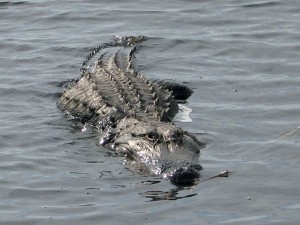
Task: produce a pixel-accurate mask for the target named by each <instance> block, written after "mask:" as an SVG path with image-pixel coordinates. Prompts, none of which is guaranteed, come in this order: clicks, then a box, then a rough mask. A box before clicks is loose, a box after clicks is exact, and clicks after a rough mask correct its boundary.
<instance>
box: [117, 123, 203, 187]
mask: <svg viewBox="0 0 300 225" xmlns="http://www.w3.org/2000/svg"><path fill="white" fill-rule="evenodd" d="M128 123H131V125H130V126H128V125H126V124H128ZM120 124H122V123H120ZM132 124H134V125H133V126H132ZM121 126H122V127H119V128H120V129H118V130H121V132H120V133H119V134H117V135H116V137H115V140H114V144H113V148H114V149H115V150H117V151H120V152H123V153H126V154H127V155H129V156H131V157H133V158H134V159H135V161H138V162H140V163H141V164H142V165H143V166H145V167H146V169H147V170H149V171H150V173H153V174H155V175H160V176H162V177H163V178H167V179H169V180H170V181H171V182H172V183H174V184H176V185H181V186H189V185H193V184H195V183H196V182H197V180H198V178H199V177H200V173H199V171H200V170H201V169H202V167H201V166H200V165H199V164H198V162H199V161H198V160H199V159H198V158H199V155H200V149H201V148H203V147H204V144H203V143H201V142H199V141H198V140H197V138H196V137H195V136H193V135H192V134H190V133H188V132H186V131H184V130H182V129H181V128H178V127H176V126H175V125H174V124H172V123H160V122H157V121H156V122H153V123H149V122H141V121H140V122H138V123H134V121H126V122H125V123H123V125H121Z"/></svg>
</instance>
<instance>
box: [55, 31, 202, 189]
mask: <svg viewBox="0 0 300 225" xmlns="http://www.w3.org/2000/svg"><path fill="white" fill-rule="evenodd" d="M145 40H146V38H145V37H132V36H129V37H116V39H115V40H114V41H112V42H109V43H106V44H103V45H100V46H98V47H97V48H96V49H95V50H94V51H93V52H92V53H91V54H90V55H89V56H88V57H87V59H86V60H85V61H84V62H83V64H82V67H81V71H82V75H81V78H80V79H78V80H76V81H74V83H73V84H72V85H70V87H69V88H68V90H66V91H65V92H64V93H63V94H62V96H61V97H60V98H59V100H58V106H59V107H60V108H61V109H63V110H65V111H66V112H67V113H68V114H69V115H71V116H72V117H74V118H78V119H79V120H81V121H82V122H83V123H87V124H89V125H90V126H93V127H96V128H97V129H98V130H99V133H100V138H99V143H100V144H101V145H103V146H105V147H107V148H109V149H112V150H114V151H116V152H118V153H121V154H124V155H126V156H127V157H130V158H133V159H134V160H135V161H136V162H137V163H138V164H139V165H141V166H142V167H143V168H144V170H146V171H148V173H150V174H155V175H159V176H161V177H163V178H166V179H169V180H170V181H171V182H172V183H173V184H175V185H178V186H189V185H194V184H195V183H197V181H198V180H199V177H200V172H199V171H200V170H201V169H202V167H201V165H200V164H199V155H200V149H201V148H203V146H204V143H202V142H200V141H198V140H197V138H196V137H195V136H194V135H192V134H190V133H188V132H187V131H184V130H183V129H181V128H179V127H177V126H176V125H175V124H174V123H172V118H173V117H174V116H175V115H176V113H177V111H178V104H177V100H179V99H180V100H183V99H186V98H188V97H189V96H190V95H191V94H192V90H191V89H190V88H188V87H187V86H185V85H182V84H180V83H175V82H171V81H161V80H149V79H148V78H146V77H145V76H144V75H142V74H141V73H140V72H138V71H137V69H136V67H135V65H134V61H135V56H134V54H135V52H136V51H137V50H138V48H139V47H140V46H141V45H142V43H143V42H144V41H145Z"/></svg>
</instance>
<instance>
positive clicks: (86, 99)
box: [58, 37, 178, 122]
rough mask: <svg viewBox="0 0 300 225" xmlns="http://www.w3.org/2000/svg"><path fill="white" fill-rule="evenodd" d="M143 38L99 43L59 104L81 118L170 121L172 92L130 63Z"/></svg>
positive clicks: (174, 106) (173, 110) (173, 103)
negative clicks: (128, 118) (77, 78)
mask: <svg viewBox="0 0 300 225" xmlns="http://www.w3.org/2000/svg"><path fill="white" fill-rule="evenodd" d="M142 40H144V38H143V37H138V38H135V37H126V39H117V40H116V41H115V42H111V43H106V44H104V45H101V46H98V47H97V48H96V49H95V50H94V51H93V52H92V53H91V54H90V55H89V56H88V57H87V59H86V60H85V61H84V62H83V65H82V68H81V70H82V75H81V78H80V79H79V80H77V81H76V82H75V83H74V85H73V86H72V87H71V88H70V89H69V90H67V91H65V92H64V94H63V95H62V96H61V97H60V99H59V101H58V105H59V106H60V107H61V108H63V109H65V110H66V111H67V112H68V113H69V114H71V115H72V116H74V117H78V118H80V119H82V120H84V121H101V120H103V119H104V118H107V117H108V116H112V115H115V116H117V117H118V118H120V117H125V116H126V117H134V118H136V119H138V120H159V121H166V122H167V121H171V120H172V118H173V117H174V116H175V114H176V113H177V110H178V105H177V103H176V101H175V100H174V98H173V97H172V94H171V93H170V92H169V91H167V90H165V89H162V88H161V86H160V85H158V84H155V83H153V82H151V81H150V80H149V79H147V78H146V77H145V76H144V75H142V74H141V73H139V72H138V71H137V70H136V69H135V66H134V65H133V58H134V53H135V52H136V51H137V49H138V47H139V45H140V43H141V42H142Z"/></svg>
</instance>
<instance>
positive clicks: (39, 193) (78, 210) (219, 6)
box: [0, 0, 300, 225]
mask: <svg viewBox="0 0 300 225" xmlns="http://www.w3.org/2000/svg"><path fill="white" fill-rule="evenodd" d="M299 21H300V2H299V1H296V0H294V1H293V0H290V1H284V0H276V1H275V0H274V1H272V0H247V1H246V0H245V1H243V0H210V1H208V0H203V1H195V0H186V1H184V0H166V1H156V0H155V1H145V0H138V1H131V0H128V1H108V0H104V1H96V0H86V1H84V0H76V1H75V0H74V1H59V0H48V1H46V0H35V1H33V0H32V1H0V62H1V67H0V124H1V128H0V199H1V200H0V224H3V225H7V224H13V225H18V224H22V225H25V224H28V225H33V224H41V225H45V224H59V225H64V224H75V225H77V224H78V225H81V224H159V225H168V224H172V225H175V224H178V225H179V224H180V225H181V224H187V225H198V224H230V225H231V224H270V225H271V224H272V225H273V224H278V225H279V224H280V225H282V224H295V225H297V224H299V223H300V179H299V178H300V175H299V174H300V143H299V141H300V104H299V103H300V100H299V96H300V88H299V87H300V76H299V72H300V55H299V51H300V23H299ZM115 35H144V36H147V37H149V40H148V41H146V42H145V43H144V48H142V49H141V50H140V51H139V52H138V54H137V62H138V65H139V69H140V70H141V71H142V73H144V74H145V75H146V76H148V77H154V78H165V79H176V80H178V81H180V82H185V83H186V84H187V85H188V86H190V87H191V88H193V90H194V94H193V95H192V97H191V98H190V99H189V100H188V102H187V103H186V104H185V105H184V107H186V109H188V110H189V109H192V112H191V113H190V115H189V116H190V118H191V120H192V122H186V121H189V120H183V119H177V120H179V121H177V122H176V124H178V125H179V126H181V127H183V128H184V129H186V130H188V131H191V132H193V133H194V134H196V136H197V137H198V138H199V139H200V140H202V141H205V142H206V143H207V145H206V148H205V149H203V151H202V154H201V157H200V161H201V163H202V166H203V167H204V170H203V172H202V178H203V179H205V178H208V177H210V176H214V175H217V174H219V173H220V171H223V170H229V171H234V173H233V174H232V175H231V176H229V177H228V178H215V179H211V180H206V181H200V183H199V184H198V185H196V186H194V187H191V188H186V189H183V190H181V189H178V188H176V187H175V186H173V185H172V184H170V183H169V181H167V180H163V179H160V178H157V177H154V176H150V175H141V174H137V173H134V172H131V171H130V170H128V169H127V164H126V161H124V158H123V157H116V156H114V155H112V154H109V152H108V151H107V150H106V149H104V148H101V147H100V146H98V145H97V141H98V140H97V134H95V133H93V132H90V131H88V130H87V131H81V129H80V127H79V126H78V125H77V124H76V123H74V122H73V121H70V120H68V119H67V118H66V117H65V114H64V113H63V112H61V111H60V110H59V109H58V108H57V107H56V101H57V98H58V96H59V95H60V94H61V93H62V91H63V88H62V87H61V86H60V85H59V84H60V83H61V82H64V81H66V80H68V79H73V78H77V77H79V68H80V66H81V63H82V61H83V60H84V59H85V57H86V55H87V54H88V53H89V51H90V50H91V49H92V48H94V47H95V46H97V45H99V44H101V43H103V42H106V41H109V40H111V39H112V38H113V37H114V36H115Z"/></svg>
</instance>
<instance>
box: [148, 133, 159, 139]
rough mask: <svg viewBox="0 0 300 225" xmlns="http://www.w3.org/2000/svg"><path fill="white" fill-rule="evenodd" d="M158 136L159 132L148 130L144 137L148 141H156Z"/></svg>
mask: <svg viewBox="0 0 300 225" xmlns="http://www.w3.org/2000/svg"><path fill="white" fill-rule="evenodd" d="M158 137H159V134H158V133H157V132H156V131H150V132H148V133H147V134H146V138H147V139H148V140H150V141H156V140H157V139H158Z"/></svg>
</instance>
